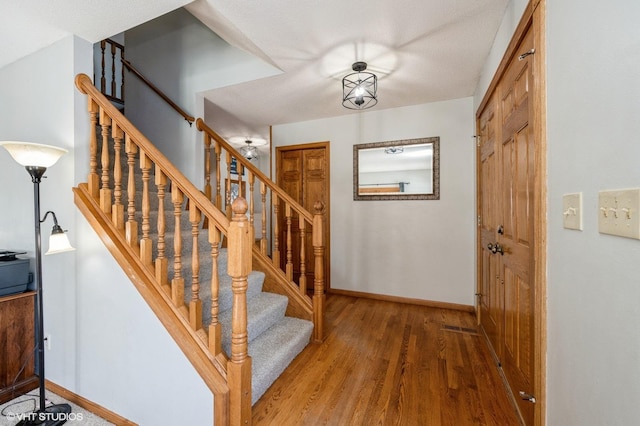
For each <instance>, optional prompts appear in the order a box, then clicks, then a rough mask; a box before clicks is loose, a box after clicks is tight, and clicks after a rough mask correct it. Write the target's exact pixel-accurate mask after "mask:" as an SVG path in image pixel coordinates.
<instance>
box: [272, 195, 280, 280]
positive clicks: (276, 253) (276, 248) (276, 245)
mask: <svg viewBox="0 0 640 426" xmlns="http://www.w3.org/2000/svg"><path fill="white" fill-rule="evenodd" d="M272 194H273V198H274V200H273V227H274V232H273V255H272V260H273V264H274V265H275V266H276V267H277V268H280V217H279V216H278V214H279V213H280V207H279V204H280V201H279V200H280V199H279V198H278V196H277V195H276V194H275V193H273V192H272Z"/></svg>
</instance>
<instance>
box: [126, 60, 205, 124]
mask: <svg viewBox="0 0 640 426" xmlns="http://www.w3.org/2000/svg"><path fill="white" fill-rule="evenodd" d="M122 64H123V65H124V66H125V68H126V69H127V70H129V71H131V72H132V73H133V74H134V75H135V76H136V77H138V78H139V79H140V80H141V81H142V82H143V83H144V84H146V85H147V86H149V88H150V89H151V90H153V91H154V92H155V93H156V94H157V95H158V96H160V97H161V98H162V100H164V101H165V102H166V103H168V104H169V105H170V106H171V108H173V109H174V110H176V112H177V113H178V114H180V115H181V116H182V117H183V118H184V119H185V120H187V122H188V123H189V126H191V125H192V124H193V122H194V121H195V120H196V119H195V117H194V116H192V115H190V114H187V113H186V112H185V111H184V110H183V109H182V108H180V107H179V106H178V105H177V104H176V103H175V102H173V101H172V100H171V98H169V97H168V96H167V95H165V94H164V92H163V91H162V90H160V89H158V87H156V85H155V84H153V83H152V82H150V81H149V80H148V79H147V78H146V77H145V76H144V75H142V73H141V72H140V71H138V70H137V69H136V67H134V66H133V65H131V62H129V61H127V60H126V59H122Z"/></svg>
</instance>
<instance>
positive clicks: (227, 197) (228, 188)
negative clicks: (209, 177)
mask: <svg viewBox="0 0 640 426" xmlns="http://www.w3.org/2000/svg"><path fill="white" fill-rule="evenodd" d="M226 161H227V178H226V179H225V180H224V194H225V197H224V208H225V212H226V215H227V219H229V220H231V155H230V154H229V153H228V152H227V156H226ZM238 185H240V182H238Z"/></svg>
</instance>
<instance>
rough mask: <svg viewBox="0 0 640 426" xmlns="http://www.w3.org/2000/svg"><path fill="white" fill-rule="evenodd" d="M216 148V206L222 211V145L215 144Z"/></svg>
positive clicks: (216, 142)
mask: <svg viewBox="0 0 640 426" xmlns="http://www.w3.org/2000/svg"><path fill="white" fill-rule="evenodd" d="M213 148H214V153H215V156H216V158H215V161H216V199H215V205H216V207H217V208H218V210H222V191H221V188H220V185H221V179H220V177H221V175H220V144H219V143H218V141H215V142H214V145H213Z"/></svg>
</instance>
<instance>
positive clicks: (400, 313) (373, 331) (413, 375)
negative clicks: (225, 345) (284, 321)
mask: <svg viewBox="0 0 640 426" xmlns="http://www.w3.org/2000/svg"><path fill="white" fill-rule="evenodd" d="M325 324H326V331H327V338H326V340H325V341H324V342H323V343H321V344H312V345H309V346H308V347H307V348H306V349H305V350H304V351H303V352H302V353H301V354H300V355H299V356H298V357H297V358H296V359H295V360H294V361H293V363H292V364H291V365H290V366H289V368H287V370H286V371H285V372H284V373H283V374H282V375H281V376H280V377H279V378H278V380H276V382H275V383H274V384H273V385H272V386H271V387H270V388H269V389H268V390H267V392H266V393H265V394H264V395H263V396H262V398H261V399H260V400H259V401H258V402H257V403H256V404H255V405H254V407H253V424H254V425H278V426H288V425H292V426H298V425H331V426H333V425H336V426H342V425H367V426H369V425H385V426H386V425H409V426H413V425H420V426H422V425H427V426H440V425H442V426H464V425H500V426H503V425H504V426H510V425H514V426H516V425H518V424H519V423H518V418H517V416H516V414H515V411H514V408H513V406H512V405H511V402H510V401H509V399H508V397H507V393H506V391H505V389H504V386H503V384H502V381H501V379H500V376H499V374H498V371H497V368H496V366H495V365H494V363H493V359H492V357H491V355H490V353H489V351H488V350H487V348H486V346H485V344H484V341H483V340H482V339H481V337H480V336H478V335H477V334H475V333H473V330H474V329H475V318H474V316H473V314H471V313H468V312H461V311H453V310H446V309H439V308H430V307H425V306H417V305H407V304H398V303H393V302H387V301H376V300H372V299H359V298H354V297H348V296H341V295H329V296H328V297H327V315H326V322H325ZM445 325H451V326H454V327H461V329H459V330H457V331H449V330H448V329H447V328H445V327H444V326H445ZM463 329H467V330H466V331H465V330H463ZM469 330H471V332H469Z"/></svg>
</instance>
